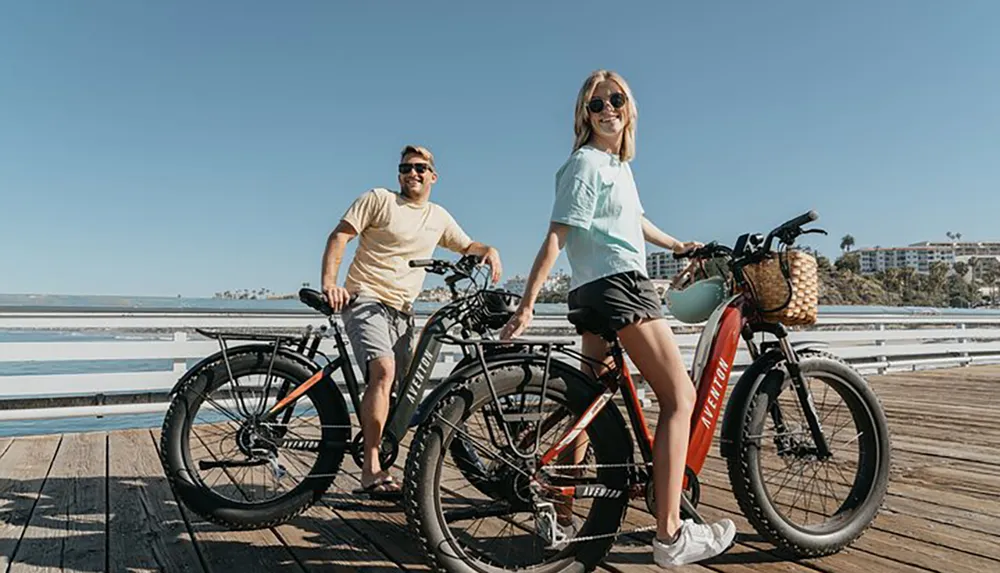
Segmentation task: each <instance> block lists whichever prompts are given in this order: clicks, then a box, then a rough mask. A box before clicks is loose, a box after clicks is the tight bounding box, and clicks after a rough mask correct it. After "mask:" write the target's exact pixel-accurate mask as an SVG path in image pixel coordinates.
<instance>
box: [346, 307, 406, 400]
mask: <svg viewBox="0 0 1000 573" xmlns="http://www.w3.org/2000/svg"><path fill="white" fill-rule="evenodd" d="M341 318H343V320H344V330H346V331H347V339H348V340H349V341H350V342H351V348H353V349H354V357H355V358H356V359H357V361H358V366H359V367H360V368H361V371H362V372H363V373H364V376H365V380H367V379H368V363H369V362H370V361H372V360H374V359H376V358H382V357H386V356H390V357H392V358H394V359H395V361H396V380H397V381H398V380H402V379H403V376H404V375H405V374H406V369H407V368H408V367H409V365H410V358H411V357H412V355H413V330H414V321H413V316H412V315H409V314H406V313H405V312H402V311H399V310H396V309H394V308H392V307H391V306H388V305H385V304H383V303H382V302H380V301H379V300H378V299H375V298H371V297H364V296H358V297H356V298H354V299H352V300H351V302H350V304H348V305H347V306H346V307H345V308H344V309H343V310H342V311H341Z"/></svg>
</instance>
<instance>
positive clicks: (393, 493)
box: [353, 476, 403, 500]
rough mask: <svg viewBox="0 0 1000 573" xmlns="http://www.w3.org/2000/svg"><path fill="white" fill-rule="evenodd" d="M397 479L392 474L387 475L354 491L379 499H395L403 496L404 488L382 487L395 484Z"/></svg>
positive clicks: (356, 493) (357, 493)
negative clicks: (381, 488) (386, 488)
mask: <svg viewBox="0 0 1000 573" xmlns="http://www.w3.org/2000/svg"><path fill="white" fill-rule="evenodd" d="M395 483H396V480H394V479H393V478H392V476H386V477H384V478H382V479H378V480H375V481H373V482H372V483H370V484H368V485H367V486H365V487H361V488H358V489H356V490H354V491H353V493H354V494H355V495H366V496H368V497H369V498H370V499H378V500H395V499H400V498H401V497H403V490H402V489H388V490H385V489H383V490H380V489H378V488H380V487H388V486H389V485H395Z"/></svg>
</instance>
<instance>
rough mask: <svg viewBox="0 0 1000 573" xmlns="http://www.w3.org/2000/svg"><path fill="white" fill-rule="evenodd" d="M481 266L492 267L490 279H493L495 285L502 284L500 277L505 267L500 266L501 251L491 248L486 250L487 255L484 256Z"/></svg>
mask: <svg viewBox="0 0 1000 573" xmlns="http://www.w3.org/2000/svg"><path fill="white" fill-rule="evenodd" d="M480 264H484V265H489V266H490V279H492V282H493V284H496V283H498V282H500V277H501V276H502V275H503V265H502V264H500V251H498V250H496V249H494V248H493V247H490V248H489V249H487V250H486V255H485V256H483V260H482V262H481V263H480Z"/></svg>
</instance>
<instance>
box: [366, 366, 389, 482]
mask: <svg viewBox="0 0 1000 573" xmlns="http://www.w3.org/2000/svg"><path fill="white" fill-rule="evenodd" d="M395 371H396V361H395V360H394V359H393V358H392V357H391V356H383V357H380V358H375V359H374V360H371V361H369V362H368V380H367V382H368V387H367V388H365V396H364V398H363V399H362V400H361V412H360V416H359V417H360V418H361V432H362V434H363V435H364V444H365V445H364V448H365V449H364V452H365V456H364V459H365V463H364V464H363V465H362V468H361V486H362V487H367V486H368V485H370V484H371V483H372V482H374V481H375V480H379V479H383V478H385V477H386V475H387V473H388V472H384V471H383V469H382V465H381V464H380V463H379V459H378V458H379V456H378V452H379V444H381V443H382V430H383V428H385V422H386V418H388V416H389V395H390V393H391V392H392V382H393V375H394V373H395Z"/></svg>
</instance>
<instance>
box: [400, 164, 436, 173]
mask: <svg viewBox="0 0 1000 573" xmlns="http://www.w3.org/2000/svg"><path fill="white" fill-rule="evenodd" d="M414 169H416V170H417V173H420V174H421V175H423V174H424V173H425V172H427V171H434V168H433V167H431V166H430V165H429V164H427V163H400V164H399V174H400V175H406V174H407V173H409V172H410V171H413V170H414Z"/></svg>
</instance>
